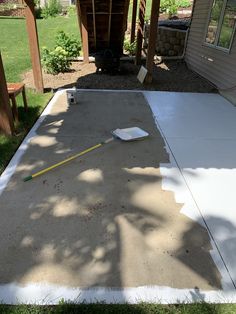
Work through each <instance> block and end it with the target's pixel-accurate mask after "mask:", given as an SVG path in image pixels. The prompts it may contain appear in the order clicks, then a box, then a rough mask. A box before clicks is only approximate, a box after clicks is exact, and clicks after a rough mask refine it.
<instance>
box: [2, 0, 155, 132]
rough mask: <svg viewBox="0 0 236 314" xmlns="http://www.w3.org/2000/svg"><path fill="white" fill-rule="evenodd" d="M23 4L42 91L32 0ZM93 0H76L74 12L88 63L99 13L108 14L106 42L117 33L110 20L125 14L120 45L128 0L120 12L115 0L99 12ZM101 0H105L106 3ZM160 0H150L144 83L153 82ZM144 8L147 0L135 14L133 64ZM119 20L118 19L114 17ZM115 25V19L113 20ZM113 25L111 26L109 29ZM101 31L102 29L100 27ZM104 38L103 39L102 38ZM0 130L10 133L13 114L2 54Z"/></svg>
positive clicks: (140, 38) (35, 74) (139, 47)
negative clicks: (76, 15) (91, 27)
mask: <svg viewBox="0 0 236 314" xmlns="http://www.w3.org/2000/svg"><path fill="white" fill-rule="evenodd" d="M24 1H25V4H26V9H25V17H26V27H27V33H28V38H29V47H30V56H31V63H32V70H33V77H34V85H35V89H36V90H37V91H38V92H43V90H44V86H43V76H42V67H41V61H40V50H39V42H38V33H37V25H36V19H35V13H34V1H33V0H24ZM96 1H97V2H100V3H101V2H103V1H102V0H77V2H76V7H77V14H78V20H79V25H80V31H81V38H82V45H83V61H84V62H89V48H90V46H91V44H90V40H91V33H92V38H93V44H94V47H95V49H96V47H98V46H99V40H100V46H101V42H102V40H101V39H99V38H98V33H97V31H98V25H99V26H100V27H101V23H98V24H96V19H97V20H99V15H102V14H103V15H105V14H106V16H107V24H106V25H107V26H106V34H107V35H106V38H107V41H108V42H109V44H111V42H112V32H113V34H116V33H117V29H116V28H114V27H113V26H112V19H114V18H115V17H116V16H117V15H118V14H120V15H122V14H123V16H125V19H124V18H123V20H122V23H121V24H119V29H120V33H121V40H120V46H121V44H123V37H122V36H123V35H124V33H125V30H126V26H127V14H128V7H129V1H130V0H123V1H124V5H123V11H120V12H113V7H115V4H117V1H118V0H106V1H108V12H98V11H96ZM106 1H105V0H104V2H106ZM90 2H91V5H90V6H91V10H90V11H91V12H88V11H87V7H88V6H89V4H90ZM137 6H138V1H137V0H133V10H132V24H131V42H133V41H134V40H135V30H136V19H137V17H136V12H137ZM159 8H160V0H152V7H151V18H150V31H149V45H148V50H147V59H146V68H147V71H148V75H147V77H146V82H151V81H152V72H153V58H154V55H155V43H156V35H157V24H158V16H159ZM145 11H146V0H140V2H139V14H138V29H137V51H136V64H140V63H141V55H142V42H143V29H144V20H145ZM88 14H89V15H90V16H89V18H90V19H91V20H92V25H93V29H92V30H89V28H88ZM117 21H118V20H117ZM114 25H118V22H116V23H114ZM112 27H113V28H112ZM100 32H101V30H100ZM117 36H119V35H117ZM103 41H104V40H103ZM0 131H3V132H5V133H6V134H12V133H13V131H14V123H13V116H12V112H11V108H10V102H9V97H8V93H7V85H6V79H5V74H4V68H3V64H2V59H1V54H0Z"/></svg>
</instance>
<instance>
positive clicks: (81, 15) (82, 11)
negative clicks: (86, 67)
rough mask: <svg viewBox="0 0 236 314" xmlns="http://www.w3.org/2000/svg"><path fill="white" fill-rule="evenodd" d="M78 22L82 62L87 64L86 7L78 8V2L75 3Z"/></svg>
mask: <svg viewBox="0 0 236 314" xmlns="http://www.w3.org/2000/svg"><path fill="white" fill-rule="evenodd" d="M76 7H77V14H78V20H79V24H80V33H81V40H82V46H83V47H82V48H83V61H84V62H85V63H89V43H88V30H87V28H88V27H87V10H86V7H84V6H80V2H79V1H78V0H77V1H76Z"/></svg>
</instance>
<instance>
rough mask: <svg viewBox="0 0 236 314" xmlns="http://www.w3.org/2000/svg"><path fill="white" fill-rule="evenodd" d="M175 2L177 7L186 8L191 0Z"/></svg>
mask: <svg viewBox="0 0 236 314" xmlns="http://www.w3.org/2000/svg"><path fill="white" fill-rule="evenodd" d="M176 3H177V6H178V8H188V7H190V6H191V2H190V1H189V0H177V1H176Z"/></svg>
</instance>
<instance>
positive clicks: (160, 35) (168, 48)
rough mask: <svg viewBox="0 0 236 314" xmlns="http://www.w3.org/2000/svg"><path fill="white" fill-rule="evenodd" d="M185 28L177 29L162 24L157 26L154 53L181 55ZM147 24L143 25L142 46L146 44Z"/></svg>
mask: <svg viewBox="0 0 236 314" xmlns="http://www.w3.org/2000/svg"><path fill="white" fill-rule="evenodd" d="M187 32H188V31H186V30H179V29H174V28H169V27H164V26H159V27H158V32H157V40H156V54H157V55H160V56H168V57H174V56H181V55H182V54H183V52H184V44H185V38H186V36H187ZM148 36H149V25H145V30H144V48H147V46H148Z"/></svg>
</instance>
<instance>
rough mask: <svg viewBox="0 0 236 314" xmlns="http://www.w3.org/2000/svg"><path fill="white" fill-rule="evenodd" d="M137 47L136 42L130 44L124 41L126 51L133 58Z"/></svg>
mask: <svg viewBox="0 0 236 314" xmlns="http://www.w3.org/2000/svg"><path fill="white" fill-rule="evenodd" d="M136 47H137V43H136V41H134V42H133V43H130V41H129V40H128V39H126V40H125V41H124V50H125V51H127V52H128V53H129V54H130V55H131V56H132V55H134V54H135V52H136Z"/></svg>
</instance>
